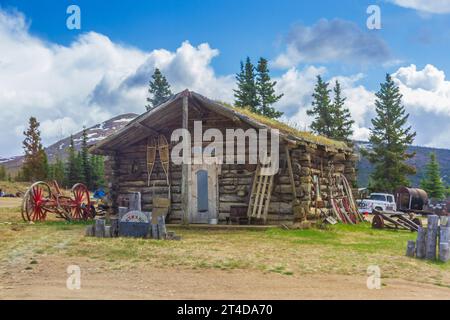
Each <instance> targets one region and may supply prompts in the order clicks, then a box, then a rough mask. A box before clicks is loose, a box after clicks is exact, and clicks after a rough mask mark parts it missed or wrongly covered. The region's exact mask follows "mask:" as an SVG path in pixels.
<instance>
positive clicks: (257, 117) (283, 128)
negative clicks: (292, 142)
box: [219, 102, 348, 149]
mask: <svg viewBox="0 0 450 320" xmlns="http://www.w3.org/2000/svg"><path fill="white" fill-rule="evenodd" d="M219 103H220V104H221V105H223V106H225V107H228V108H230V109H233V110H234V111H235V112H237V113H240V114H242V115H244V116H246V117H249V118H250V119H252V120H253V121H256V122H259V123H261V124H264V125H266V126H269V127H271V128H275V129H278V130H280V132H282V133H284V134H287V135H292V136H295V137H298V138H300V139H303V140H305V141H308V142H312V143H315V144H320V145H325V146H330V147H335V148H339V149H348V146H347V144H346V143H345V142H342V141H336V140H332V139H329V138H326V137H323V136H318V135H315V134H313V133H311V132H308V131H302V130H299V129H296V128H294V127H292V126H290V125H288V124H286V123H284V122H281V121H278V120H276V119H271V118H268V117H266V116H263V115H261V114H257V113H254V112H252V111H250V110H249V109H247V108H238V107H234V106H232V105H230V104H227V103H224V102H219Z"/></svg>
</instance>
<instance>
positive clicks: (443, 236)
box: [439, 225, 450, 243]
mask: <svg viewBox="0 0 450 320" xmlns="http://www.w3.org/2000/svg"><path fill="white" fill-rule="evenodd" d="M449 241H450V227H443V226H442V225H441V226H440V227H439V243H441V242H444V243H448V242H449Z"/></svg>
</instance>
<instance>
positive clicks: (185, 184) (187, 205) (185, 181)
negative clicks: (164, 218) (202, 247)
mask: <svg viewBox="0 0 450 320" xmlns="http://www.w3.org/2000/svg"><path fill="white" fill-rule="evenodd" d="M188 99H189V97H188V95H184V96H183V106H182V108H183V111H182V115H183V117H182V128H183V129H186V130H188V128H189V126H188V124H189V104H188ZM188 138H189V137H188V135H185V136H183V143H184V142H185V141H186V140H187V139H188ZM190 144H191V143H190V141H189V151H191V147H190ZM189 156H190V154H189ZM190 180H191V165H190V164H186V163H183V165H182V176H181V199H182V205H181V206H182V211H183V219H182V223H183V224H184V225H188V224H189V211H190V209H191V192H190Z"/></svg>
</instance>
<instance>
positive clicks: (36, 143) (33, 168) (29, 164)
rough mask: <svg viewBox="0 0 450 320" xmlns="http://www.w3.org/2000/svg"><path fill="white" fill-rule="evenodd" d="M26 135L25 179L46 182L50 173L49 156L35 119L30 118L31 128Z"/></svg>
mask: <svg viewBox="0 0 450 320" xmlns="http://www.w3.org/2000/svg"><path fill="white" fill-rule="evenodd" d="M24 135H25V140H24V141H23V148H24V151H25V160H24V163H23V175H24V176H23V178H24V179H26V180H28V181H34V180H45V179H47V173H48V172H47V171H48V163H47V155H46V154H45V151H44V148H43V147H42V143H41V132H40V131H39V122H38V121H37V119H36V118H35V117H31V118H30V120H29V127H28V129H27V130H26V131H24Z"/></svg>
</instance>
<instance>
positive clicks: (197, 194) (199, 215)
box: [189, 164, 219, 224]
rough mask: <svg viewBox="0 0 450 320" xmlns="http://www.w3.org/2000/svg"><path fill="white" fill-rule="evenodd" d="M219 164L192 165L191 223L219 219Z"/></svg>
mask: <svg viewBox="0 0 450 320" xmlns="http://www.w3.org/2000/svg"><path fill="white" fill-rule="evenodd" d="M217 175H218V170H217V165H206V164H202V165H194V164H193V165H192V177H191V179H192V188H191V194H192V198H191V210H190V215H189V217H190V221H189V222H190V223H199V224H200V223H201V224H203V223H209V221H210V219H218V212H217V207H218V206H217V200H218V191H219V188H218V181H217V180H218V179H217Z"/></svg>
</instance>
